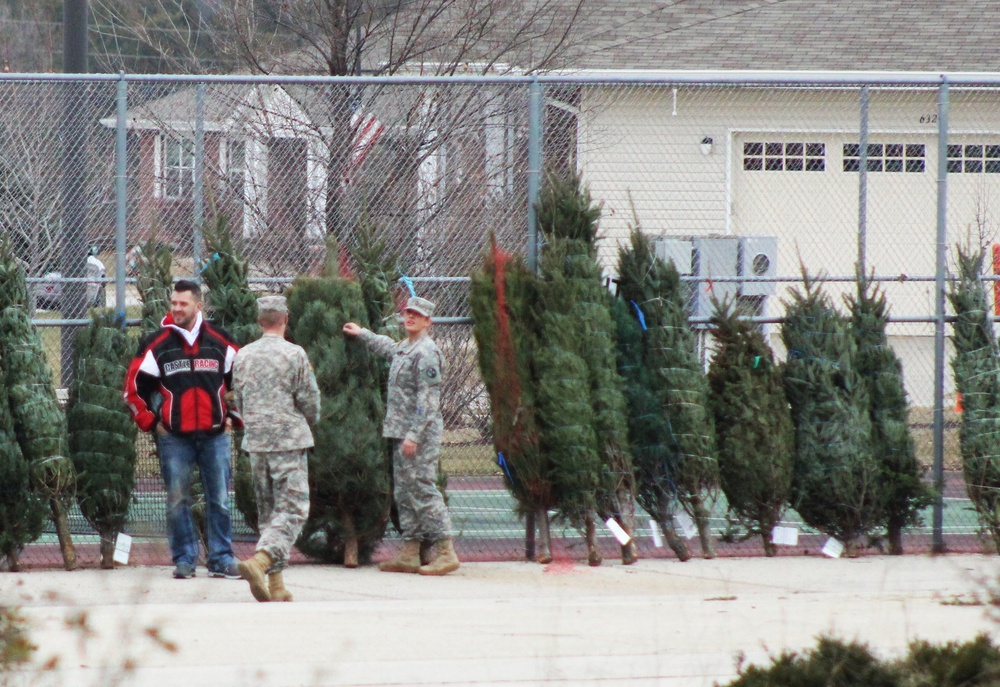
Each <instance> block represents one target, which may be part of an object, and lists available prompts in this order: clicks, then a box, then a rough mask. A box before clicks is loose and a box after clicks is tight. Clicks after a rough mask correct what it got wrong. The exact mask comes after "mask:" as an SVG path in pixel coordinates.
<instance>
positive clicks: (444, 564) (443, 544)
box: [419, 539, 459, 575]
mask: <svg viewBox="0 0 1000 687" xmlns="http://www.w3.org/2000/svg"><path fill="white" fill-rule="evenodd" d="M458 566H459V562H458V556H456V555H455V547H454V546H453V545H452V543H451V539H439V540H438V542H437V556H436V557H435V558H434V560H432V561H431V562H430V563H428V564H427V565H421V566H420V570H419V572H420V574H421V575H447V574H448V573H450V572H452V571H453V570H458Z"/></svg>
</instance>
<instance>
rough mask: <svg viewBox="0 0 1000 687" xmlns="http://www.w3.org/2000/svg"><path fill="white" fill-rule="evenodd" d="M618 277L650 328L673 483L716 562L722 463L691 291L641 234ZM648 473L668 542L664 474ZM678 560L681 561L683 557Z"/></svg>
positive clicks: (647, 359)
mask: <svg viewBox="0 0 1000 687" xmlns="http://www.w3.org/2000/svg"><path fill="white" fill-rule="evenodd" d="M618 278H619V285H618V293H619V294H620V295H621V297H622V298H623V299H624V300H626V301H627V302H628V303H629V305H630V306H631V309H632V315H633V316H634V317H635V318H637V320H638V319H640V318H641V321H642V322H643V323H644V325H645V329H644V330H643V332H642V340H643V346H644V352H643V359H644V364H645V366H646V369H647V370H649V371H651V373H652V374H651V375H650V376H649V382H648V383H649V384H651V385H655V388H656V393H657V394H658V396H659V400H660V403H661V404H662V405H663V408H664V410H665V413H666V419H667V421H668V423H669V426H670V437H671V441H672V442H673V443H671V444H670V445H671V447H672V449H673V450H674V452H673V453H672V454H671V455H672V459H673V463H672V465H671V466H670V469H669V471H667V473H668V474H669V475H670V476H671V478H672V479H673V481H674V485H675V488H676V493H677V498H678V499H679V501H680V503H681V505H682V506H683V507H684V509H685V510H686V511H687V512H688V513H689V514H690V515H691V518H692V520H694V523H695V525H696V526H697V528H698V536H699V540H700V542H701V550H702V555H703V556H705V557H706V558H712V557H714V556H715V543H714V541H713V539H712V532H711V527H710V523H709V513H710V511H711V504H712V503H713V502H714V500H715V498H716V492H717V490H718V486H719V465H718V460H717V456H716V447H715V427H714V419H713V417H712V414H711V410H710V409H709V407H708V381H707V380H706V378H705V373H704V372H703V370H702V367H701V361H700V360H699V359H698V356H697V352H696V346H695V339H694V332H692V331H691V328H690V326H689V325H688V306H687V292H686V290H685V289H684V287H683V285H682V284H681V280H680V275H679V274H678V272H677V269H676V267H674V264H673V263H672V262H671V263H664V262H663V261H662V260H659V259H656V258H655V257H654V256H653V248H652V244H651V242H650V241H649V239H648V238H647V237H646V236H645V235H643V234H642V233H641V231H639V230H638V229H636V230H635V231H633V232H632V250H631V251H630V252H625V253H623V254H621V255H620V256H619V275H618ZM647 470H648V472H646V474H645V476H644V478H645V479H651V480H653V483H652V484H651V485H650V486H647V487H646V488H647V489H651V490H652V493H651V494H650V495H649V496H647V499H648V500H653V502H654V503H658V504H659V510H658V511H656V512H655V513H653V512H651V514H652V515H653V516H654V517H655V518H657V520H658V521H659V522H660V524H661V527H664V533H665V534H666V535H667V538H668V541H670V539H671V537H672V534H671V532H670V531H668V529H667V528H666V526H667V525H668V524H669V518H668V517H667V515H666V512H665V511H664V510H663V508H664V507H665V503H664V501H663V499H664V497H665V494H663V493H662V489H663V488H662V486H657V484H662V479H663V474H662V473H663V472H664V471H663V470H662V469H661V468H659V467H656V466H649V467H648V468H647ZM640 477H641V478H642V477H643V476H640ZM657 492H661V493H659V494H657ZM650 505H651V506H652V505H653V503H651V504H650ZM671 510H672V509H671ZM671 529H672V528H671ZM675 551H677V549H676V548H675ZM678 556H679V557H680V558H682V559H683V558H684V555H683V554H682V553H681V552H678Z"/></svg>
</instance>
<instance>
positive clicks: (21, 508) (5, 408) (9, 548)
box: [0, 263, 121, 572]
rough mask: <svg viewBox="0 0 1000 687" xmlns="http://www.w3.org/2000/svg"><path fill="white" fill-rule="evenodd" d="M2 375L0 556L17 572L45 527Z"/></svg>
mask: <svg viewBox="0 0 1000 687" xmlns="http://www.w3.org/2000/svg"><path fill="white" fill-rule="evenodd" d="M2 264H3V263H0V265H2ZM0 293H2V291H0ZM3 369H4V365H3V360H2V349H0V371H2V370H3ZM4 377H5V376H4V375H3V374H0V557H2V558H4V559H6V561H7V568H8V569H9V570H11V571H12V572H18V571H19V570H20V569H21V568H20V562H19V558H20V555H21V551H22V550H23V549H24V547H25V546H26V545H27V544H30V543H31V542H33V541H35V540H36V539H38V536H39V535H40V534H41V533H42V528H43V527H44V526H45V501H44V500H43V499H41V498H39V497H38V495H37V494H35V492H34V490H33V489H32V488H31V473H30V469H29V466H28V463H27V462H26V461H25V460H24V456H23V455H22V454H21V447H20V445H19V444H18V443H17V439H16V437H15V435H14V418H13V417H12V416H11V414H10V405H9V402H8V394H7V384H6V382H5V378H4ZM120 402H121V399H120V398H119V403H120Z"/></svg>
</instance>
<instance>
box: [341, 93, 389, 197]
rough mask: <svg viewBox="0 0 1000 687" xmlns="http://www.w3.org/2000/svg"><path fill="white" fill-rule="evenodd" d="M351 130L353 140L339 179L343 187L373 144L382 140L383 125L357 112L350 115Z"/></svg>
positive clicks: (370, 116) (371, 116) (370, 115)
mask: <svg viewBox="0 0 1000 687" xmlns="http://www.w3.org/2000/svg"><path fill="white" fill-rule="evenodd" d="M351 129H352V130H353V131H354V140H352V141H351V150H350V154H349V156H348V159H347V165H346V166H345V168H344V174H343V176H342V179H341V180H342V181H343V183H344V184H345V185H346V184H350V183H351V177H352V176H353V175H354V173H355V172H356V171H357V169H358V168H359V167H360V166H361V163H363V162H364V161H365V158H366V157H368V153H370V152H371V150H372V148H374V147H375V144H376V143H378V141H379V139H380V138H382V134H383V133H384V132H385V124H383V123H382V122H380V121H379V120H378V119H377V118H376V117H375V115H373V114H364V113H362V112H361V111H360V110H358V111H356V112H355V113H354V114H353V115H351Z"/></svg>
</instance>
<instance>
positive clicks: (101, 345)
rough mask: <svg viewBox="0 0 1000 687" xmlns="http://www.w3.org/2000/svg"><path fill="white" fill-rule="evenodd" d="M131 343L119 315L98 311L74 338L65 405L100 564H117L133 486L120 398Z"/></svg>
mask: <svg viewBox="0 0 1000 687" xmlns="http://www.w3.org/2000/svg"><path fill="white" fill-rule="evenodd" d="M130 349H131V346H130V344H129V341H128V337H127V336H126V334H125V331H124V329H123V323H122V321H121V319H120V318H118V317H116V316H114V315H112V314H110V313H108V312H107V311H105V313H104V314H95V315H94V318H93V321H92V322H91V324H90V325H89V326H88V327H87V328H86V329H84V330H83V331H82V332H81V333H80V335H79V336H78V337H77V340H76V351H75V357H74V361H73V384H72V385H71V386H70V390H69V405H68V407H67V410H66V421H67V425H68V427H69V447H70V456H71V457H72V460H73V465H74V466H75V467H76V471H77V492H76V497H77V503H79V505H80V512H81V513H82V514H83V517H84V518H85V519H86V520H87V522H88V523H90V525H91V527H93V528H94V530H96V531H97V533H98V535H100V538H101V543H100V550H101V567H102V568H113V567H114V552H115V540H116V538H117V536H118V533H120V532H121V531H122V530H123V529H124V527H125V520H126V518H127V516H128V509H129V504H130V503H131V501H132V489H133V487H134V486H135V463H136V450H135V438H136V431H137V430H136V426H135V423H134V422H132V418H131V417H130V416H129V413H128V411H127V409H126V408H125V406H124V404H122V399H121V389H122V387H123V386H124V383H125V372H126V369H127V366H128V361H129V359H130V357H131V353H132V351H131V350H130Z"/></svg>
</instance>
